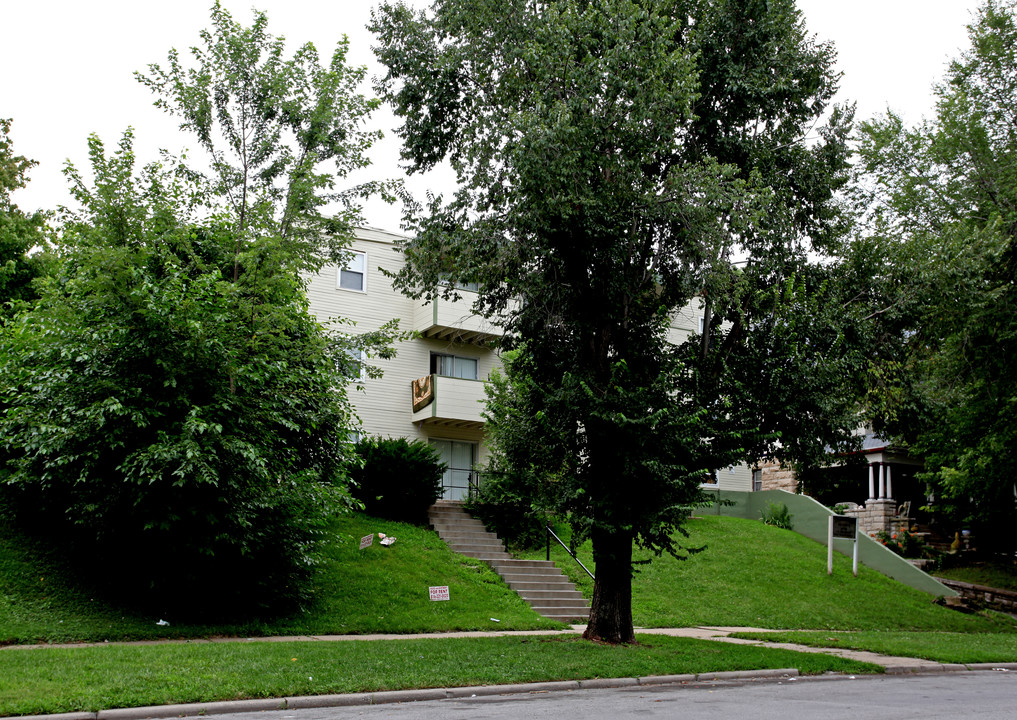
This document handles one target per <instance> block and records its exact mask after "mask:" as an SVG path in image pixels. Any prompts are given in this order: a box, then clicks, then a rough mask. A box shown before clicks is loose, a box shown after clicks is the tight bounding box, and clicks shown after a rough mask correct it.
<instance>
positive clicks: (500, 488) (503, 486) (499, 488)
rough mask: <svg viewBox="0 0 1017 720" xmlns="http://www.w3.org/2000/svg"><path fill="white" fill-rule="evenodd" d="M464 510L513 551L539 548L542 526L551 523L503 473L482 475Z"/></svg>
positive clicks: (545, 514)
mask: <svg viewBox="0 0 1017 720" xmlns="http://www.w3.org/2000/svg"><path fill="white" fill-rule="evenodd" d="M466 508H467V510H469V511H470V512H471V513H473V515H475V516H476V517H477V518H479V519H480V520H481V521H482V522H483V523H484V525H486V526H487V527H488V529H490V530H491V531H492V532H494V533H497V535H498V537H499V538H501V539H502V540H504V541H505V542H506V543H507V544H508V545H509V547H513V548H520V549H529V548H534V547H538V546H540V545H542V544H543V543H544V536H545V531H544V526H545V525H548V524H549V523H550V522H551V516H550V514H548V513H546V512H544V511H541V510H538V509H537V508H535V507H534V506H533V503H532V501H531V499H530V496H529V495H528V494H526V493H525V492H520V487H519V485H518V484H517V483H516V482H514V481H513V479H512V478H511V476H510V475H507V474H504V473H489V474H485V475H484V482H483V483H481V485H480V490H479V491H478V492H477V493H476V495H474V496H473V497H471V498H470V499H469V501H468V502H467V503H466Z"/></svg>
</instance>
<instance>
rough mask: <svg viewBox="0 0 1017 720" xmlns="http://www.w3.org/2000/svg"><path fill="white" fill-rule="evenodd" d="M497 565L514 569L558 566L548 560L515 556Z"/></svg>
mask: <svg viewBox="0 0 1017 720" xmlns="http://www.w3.org/2000/svg"><path fill="white" fill-rule="evenodd" d="M499 567H504V568H505V569H509V568H513V569H514V568H541V567H554V568H556V567H558V566H557V565H555V564H554V563H553V562H550V561H548V560H519V559H517V558H512V559H511V560H508V561H506V562H505V563H504V564H502V565H499ZM496 569H497V568H496Z"/></svg>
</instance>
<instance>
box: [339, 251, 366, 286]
mask: <svg viewBox="0 0 1017 720" xmlns="http://www.w3.org/2000/svg"><path fill="white" fill-rule="evenodd" d="M348 252H349V253H350V255H351V257H350V259H349V260H348V261H347V262H346V264H345V265H340V266H339V268H338V269H337V270H336V273H335V286H336V289H337V290H347V291H349V292H358V293H366V292H367V253H366V252H365V251H363V250H350V251H348ZM355 265H360V268H361V269H359V270H358V269H356V268H355ZM344 272H346V273H350V274H359V275H360V287H359V288H352V287H343V284H342V283H343V273H344Z"/></svg>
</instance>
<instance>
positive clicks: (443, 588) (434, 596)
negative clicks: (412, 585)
mask: <svg viewBox="0 0 1017 720" xmlns="http://www.w3.org/2000/svg"><path fill="white" fill-rule="evenodd" d="M427 590H428V592H429V593H430V595H431V602H439V601H442V600H449V599H450V598H449V594H448V585H440V586H436V587H430V588H428V589H427Z"/></svg>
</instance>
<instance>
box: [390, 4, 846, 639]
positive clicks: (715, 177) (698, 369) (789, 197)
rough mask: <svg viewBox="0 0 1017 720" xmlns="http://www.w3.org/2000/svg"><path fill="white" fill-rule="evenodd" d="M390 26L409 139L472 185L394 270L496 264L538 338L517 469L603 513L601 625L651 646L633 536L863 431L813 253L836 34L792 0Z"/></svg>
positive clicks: (417, 160)
mask: <svg viewBox="0 0 1017 720" xmlns="http://www.w3.org/2000/svg"><path fill="white" fill-rule="evenodd" d="M372 29H373V30H374V31H375V32H376V33H377V34H378V37H379V43H378V46H377V48H376V53H377V55H378V57H379V59H380V60H381V61H382V62H383V63H384V64H385V65H386V66H387V68H388V74H387V76H386V78H384V79H383V81H382V86H381V89H382V92H383V93H384V95H385V97H386V99H388V100H389V101H391V102H392V103H393V104H394V106H395V109H396V112H397V114H398V115H399V116H400V117H401V118H402V119H403V121H404V124H403V126H402V128H401V130H400V133H401V136H402V138H403V141H404V151H403V155H404V158H405V159H406V160H407V161H409V163H410V167H411V169H414V170H423V169H427V168H429V167H431V166H433V165H434V164H435V163H437V162H439V161H440V160H442V159H448V160H449V161H450V163H451V165H452V167H453V168H454V169H455V170H456V172H457V174H458V178H459V182H460V189H459V191H458V192H457V193H456V194H455V196H454V197H453V198H451V199H450V200H448V201H446V200H445V199H444V198H441V197H435V198H431V199H430V200H429V202H428V204H427V206H426V207H424V208H417V209H416V211H415V212H411V213H410V216H409V218H408V220H409V223H410V225H411V227H412V229H414V230H415V231H416V237H415V238H414V239H413V240H412V241H410V242H408V243H407V244H406V246H405V248H404V251H405V253H406V257H407V264H406V268H405V270H404V271H403V272H402V274H401V275H400V277H399V278H398V280H397V282H398V283H399V284H400V285H401V286H402V287H403V288H404V289H405V290H406V291H407V292H410V293H413V294H416V295H418V296H420V295H424V296H427V297H434V296H435V295H438V294H441V293H454V292H455V291H454V289H453V288H454V285H455V283H456V282H465V281H473V282H478V283H479V285H480V295H479V300H478V303H477V306H476V309H477V310H478V311H480V312H483V313H484V314H486V315H489V316H492V317H496V318H498V319H499V321H500V322H501V323H502V325H503V327H504V329H505V332H506V335H505V340H504V343H505V346H506V347H510V348H516V349H518V350H519V353H518V355H517V356H516V357H515V359H513V360H512V361H511V362H510V363H509V365H508V369H507V383H508V385H507V386H506V389H507V391H506V392H501V393H496V395H495V398H494V401H493V403H492V406H491V410H490V413H491V418H490V419H491V422H490V423H489V427H490V428H491V429H492V430H493V435H494V438H493V441H494V443H495V445H496V449H497V450H498V460H497V461H496V462H497V465H496V468H497V469H498V470H501V471H504V472H506V473H510V474H513V475H514V476H516V477H517V479H518V482H521V483H524V484H527V487H529V488H530V489H531V491H532V494H533V496H534V497H535V498H538V499H539V498H543V499H544V501H545V502H547V503H549V504H553V505H554V507H555V509H557V510H558V511H559V512H561V513H563V514H567V516H568V517H569V518H570V519H571V520H572V521H573V523H574V525H575V526H576V527H577V528H578V529H580V530H581V529H583V528H586V529H588V531H589V533H590V535H591V536H592V539H593V546H594V558H595V561H596V564H597V580H596V584H595V589H594V598H593V608H592V612H591V618H590V624H589V626H588V630H587V635H588V636H590V637H598V638H602V639H605V640H609V641H614V642H625V641H629V640H631V639H632V637H633V630H632V618H631V598H630V581H631V570H632V566H631V550H632V544H633V542H636V543H639V544H640V545H642V546H645V547H648V548H651V549H654V550H656V551H658V552H661V551H671V552H679V548H678V546H677V543H676V542H675V540H674V536H675V532H680V531H681V526H682V523H683V522H684V520H685V519H686V518H687V517H688V515H689V513H690V511H691V509H692V507H694V506H695V504H696V503H697V502H699V501H700V500H701V495H700V492H699V485H700V483H701V482H702V481H704V480H705V479H706V478H707V477H708V475H709V473H710V471H711V470H716V469H717V468H719V467H722V466H725V465H728V464H731V463H733V462H735V461H736V460H738V459H743V458H759V457H762V456H765V455H779V456H781V457H783V458H785V459H787V460H790V461H797V460H804V461H809V460H814V459H815V458H817V457H818V456H820V455H822V454H823V452H824V444H826V443H834V444H836V443H838V442H840V443H843V442H846V441H847V435H848V429H849V428H850V427H851V426H852V425H853V417H852V416H851V413H850V411H849V405H850V402H849V401H850V393H848V392H844V391H843V389H844V387H845V381H846V379H850V378H853V377H854V376H855V375H856V372H857V368H858V362H859V360H858V357H857V356H856V355H852V354H851V353H849V352H846V350H847V349H849V348H850V347H851V343H850V342H849V338H848V337H847V335H846V334H845V333H846V330H845V326H844V325H845V323H844V319H843V317H842V314H841V315H838V314H837V313H835V312H833V311H831V310H829V309H827V308H826V304H830V303H826V304H825V302H824V298H825V299H826V301H829V300H830V299H831V298H834V299H835V298H836V297H837V296H836V292H835V290H834V289H832V287H831V285H830V284H829V283H828V282H827V281H828V273H827V271H826V270H825V269H824V268H823V267H822V266H818V265H812V264H810V261H809V253H810V252H811V251H827V250H830V249H832V248H834V247H835V246H836V243H837V241H838V238H839V237H840V235H841V233H842V231H843V222H842V219H841V217H840V215H839V212H838V209H837V206H836V204H835V203H834V202H833V193H834V191H835V190H836V189H837V188H838V187H840V186H841V185H842V184H843V182H844V181H845V179H846V167H847V165H846V135H847V128H848V119H849V118H848V114H845V113H842V112H840V111H838V110H833V111H832V113H831V114H830V116H829V120H828V121H827V123H826V124H823V123H822V122H821V120H820V118H822V117H823V115H824V113H826V112H827V111H828V110H830V108H829V101H830V99H831V97H832V96H833V93H834V91H835V89H836V76H835V74H834V73H833V71H832V69H831V68H832V62H833V51H832V49H831V48H830V47H829V46H827V45H823V44H817V43H816V42H814V41H813V40H812V39H811V38H809V37H808V36H807V35H806V33H805V30H804V27H803V23H802V20H801V17H800V15H799V13H798V12H797V10H796V9H795V7H794V3H793V2H790V1H784V0H778V1H774V0H771V1H770V2H762V1H761V0H671V1H662V2H657V1H651V2H637V1H634V0H593V1H590V2H573V1H562V2H542V3H533V2H525V1H524V0H510V1H508V2H503V1H501V0H499V2H494V1H492V0H438V1H437V2H435V3H434V5H433V6H432V7H431V8H430V9H429V10H426V11H414V10H412V9H410V8H409V7H407V6H405V5H403V4H383V5H382V6H381V7H380V8H379V9H378V10H377V11H376V13H375V15H374V20H373V25H372ZM817 128H818V129H817ZM813 132H814V134H812V133H813ZM690 305H691V307H692V308H693V309H695V308H699V309H700V310H699V312H700V313H701V314H702V316H703V327H702V332H694V333H693V335H692V337H690V338H688V339H687V340H686V339H685V338H684V337H683V336H682V334H681V333H674V332H672V331H671V325H672V324H673V322H674V319H675V315H676V313H678V312H679V311H680V310H682V308H685V307H687V306H690ZM813 312H815V313H816V314H815V315H813V316H806V314H807V313H813ZM780 403H787V405H788V407H786V408H778V407H777V405H779V404H780ZM782 428H788V429H790V430H793V431H794V434H792V433H788V434H786V435H784V436H783V437H782V436H781V435H780V430H781V429H782ZM799 430H805V431H807V432H806V433H805V434H801V435H799V434H797V432H798V431H799Z"/></svg>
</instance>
